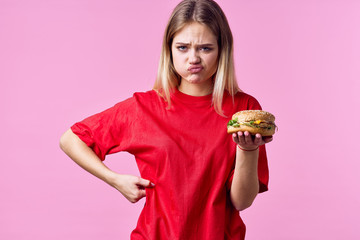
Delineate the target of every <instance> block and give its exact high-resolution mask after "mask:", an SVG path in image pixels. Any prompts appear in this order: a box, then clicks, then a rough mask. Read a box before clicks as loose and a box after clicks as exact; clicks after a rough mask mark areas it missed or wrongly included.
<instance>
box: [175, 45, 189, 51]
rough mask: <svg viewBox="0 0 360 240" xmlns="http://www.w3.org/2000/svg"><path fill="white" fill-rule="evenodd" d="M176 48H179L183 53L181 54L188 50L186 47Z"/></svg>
mask: <svg viewBox="0 0 360 240" xmlns="http://www.w3.org/2000/svg"><path fill="white" fill-rule="evenodd" d="M176 48H177V49H178V50H179V51H181V52H184V51H186V50H187V47H186V46H177V47H176Z"/></svg>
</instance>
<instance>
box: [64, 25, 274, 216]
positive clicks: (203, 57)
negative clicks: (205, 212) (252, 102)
mask: <svg viewBox="0 0 360 240" xmlns="http://www.w3.org/2000/svg"><path fill="white" fill-rule="evenodd" d="M171 49H172V55H173V63H174V66H175V69H176V71H177V73H178V74H179V75H180V76H181V81H180V85H179V91H181V92H183V93H185V94H188V95H192V96H204V95H207V94H210V93H211V92H212V88H213V81H212V76H213V75H214V73H215V72H216V69H217V64H218V53H219V49H218V45H217V41H216V36H214V35H213V33H212V32H211V30H210V29H209V28H208V27H206V26H205V25H202V24H199V23H191V24H188V25H186V26H185V27H184V28H183V29H181V30H180V31H179V32H178V33H177V34H176V35H175V37H174V40H173V45H172V46H171ZM232 137H233V140H234V142H235V143H236V144H237V145H238V146H239V147H240V148H242V149H244V150H247V151H244V150H241V149H240V148H239V147H238V148H237V150H236V159H235V170H234V177H233V181H232V185H231V189H230V199H231V201H232V203H233V205H234V207H235V208H236V209H237V210H239V211H241V210H243V209H245V208H248V207H249V206H250V205H251V204H252V202H253V201H254V199H255V197H256V195H257V193H258V191H259V181H258V176H257V164H258V156H259V150H258V146H260V145H263V144H265V143H268V142H270V141H272V137H266V138H263V137H262V136H261V135H260V134H257V135H256V136H255V138H252V137H251V135H250V134H249V132H244V133H243V132H238V133H234V134H233V135H232ZM60 147H61V149H62V150H63V151H64V152H65V153H66V154H67V155H68V156H69V157H70V158H71V159H72V160H74V162H76V163H77V164H78V165H79V166H80V167H82V168H83V169H85V170H86V171H88V172H89V173H91V174H93V175H94V176H96V177H98V178H100V179H102V180H103V181H105V182H106V183H108V184H109V185H110V186H112V187H114V188H115V189H117V190H118V191H119V192H120V193H121V194H122V195H123V196H124V197H125V198H126V199H128V200H129V201H130V202H132V203H135V202H137V201H139V200H140V199H141V198H143V197H145V196H146V193H145V188H152V187H155V185H154V184H153V183H151V182H150V181H149V180H147V179H143V178H141V177H137V176H132V175H125V174H119V173H116V172H114V171H112V170H111V169H109V168H108V167H107V166H105V165H104V163H103V162H102V161H101V160H100V159H99V158H98V156H97V155H96V154H95V153H94V152H93V151H92V149H91V148H89V147H88V146H87V145H86V144H85V143H84V142H83V141H81V140H80V139H79V137H78V136H77V135H75V134H74V133H73V132H72V131H71V129H69V130H67V131H66V132H65V133H64V134H63V136H62V137H61V139H60Z"/></svg>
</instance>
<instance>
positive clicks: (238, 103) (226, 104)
mask: <svg viewBox="0 0 360 240" xmlns="http://www.w3.org/2000/svg"><path fill="white" fill-rule="evenodd" d="M223 109H224V112H225V114H226V113H227V115H232V114H234V113H235V112H238V111H242V110H261V105H260V103H259V101H258V100H257V99H256V98H255V97H254V96H252V95H250V94H248V93H245V92H237V93H236V94H235V95H234V96H231V95H230V94H229V93H228V92H225V93H224V101H223Z"/></svg>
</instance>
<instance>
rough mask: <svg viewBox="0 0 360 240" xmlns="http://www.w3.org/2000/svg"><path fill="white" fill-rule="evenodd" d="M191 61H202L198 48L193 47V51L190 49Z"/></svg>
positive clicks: (191, 62) (193, 62) (192, 62)
mask: <svg viewBox="0 0 360 240" xmlns="http://www.w3.org/2000/svg"><path fill="white" fill-rule="evenodd" d="M189 63H190V64H197V63H200V56H199V54H198V52H197V50H196V49H192V50H191V51H189Z"/></svg>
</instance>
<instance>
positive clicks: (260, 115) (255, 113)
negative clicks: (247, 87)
mask: <svg viewBox="0 0 360 240" xmlns="http://www.w3.org/2000/svg"><path fill="white" fill-rule="evenodd" d="M235 118H238V122H249V121H254V120H266V121H269V122H275V116H274V115H272V114H271V113H269V112H266V111H263V110H244V111H240V112H237V113H235V114H234V115H233V116H232V119H235Z"/></svg>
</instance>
